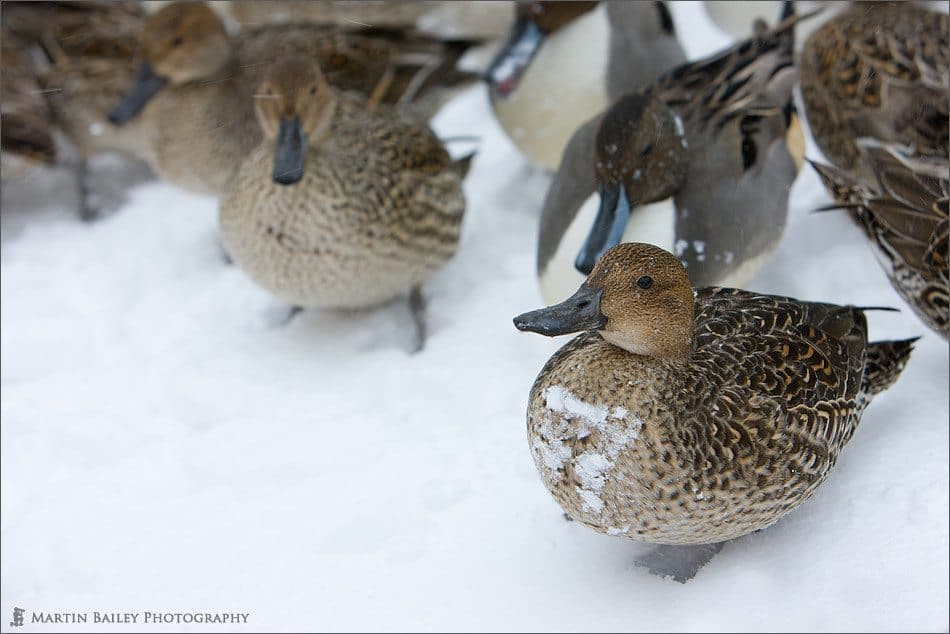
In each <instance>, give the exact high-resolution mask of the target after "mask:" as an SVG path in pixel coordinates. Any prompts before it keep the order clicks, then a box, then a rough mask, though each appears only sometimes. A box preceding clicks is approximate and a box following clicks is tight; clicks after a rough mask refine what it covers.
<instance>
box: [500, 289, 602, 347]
mask: <svg viewBox="0 0 950 634" xmlns="http://www.w3.org/2000/svg"><path fill="white" fill-rule="evenodd" d="M603 294H604V289H602V288H593V287H591V286H588V285H587V282H584V283H583V284H581V287H580V288H579V289H577V292H576V293H574V294H573V295H571V296H570V297H568V298H567V299H565V300H564V301H563V302H561V303H560V304H555V305H554V306H548V307H547V308H541V309H540V310H533V311H531V312H530V313H525V314H523V315H518V316H517V317H515V320H514V321H515V328H517V329H518V330H522V331H525V332H536V333H538V334H541V335H544V336H546V337H556V336H558V335H567V334H570V333H572V332H581V331H582V330H600V329H601V328H603V327H604V326H606V325H607V318H606V317H604V314H603V313H601V312H600V299H601V297H603Z"/></svg>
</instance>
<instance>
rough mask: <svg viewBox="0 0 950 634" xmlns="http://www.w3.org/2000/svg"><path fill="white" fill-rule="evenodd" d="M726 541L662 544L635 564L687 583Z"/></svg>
mask: <svg viewBox="0 0 950 634" xmlns="http://www.w3.org/2000/svg"><path fill="white" fill-rule="evenodd" d="M725 543H726V542H718V543H716V544H700V545H696V546H668V545H660V546H656V547H655V548H654V549H653V550H652V551H650V552H649V553H648V554H646V555H644V556H643V557H641V558H639V559H637V560H636V561H635V562H634V564H635V565H637V566H639V567H641V568H646V569H647V570H649V571H650V574H653V575H656V576H658V577H671V578H672V579H673V580H674V581H678V582H679V583H686V582H687V581H689V580H690V579H692V578H693V577H695V576H696V573H697V572H699V570H700V568H702V567H703V566H705V565H706V564H708V563H709V562H710V560H712V558H713V557H715V556H716V553H718V552H719V551H720V550H722V547H723V545H724V544H725Z"/></svg>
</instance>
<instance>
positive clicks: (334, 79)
mask: <svg viewBox="0 0 950 634" xmlns="http://www.w3.org/2000/svg"><path fill="white" fill-rule="evenodd" d="M477 43H478V42H476V41H469V40H451V41H443V40H438V39H435V38H432V37H428V36H425V35H421V34H417V33H414V32H411V31H405V30H396V29H383V28H376V27H367V28H359V29H357V28H352V29H350V28H346V27H342V26H337V25H328V24H287V25H268V26H263V27H259V28H255V29H251V30H249V31H247V32H244V33H242V34H241V35H240V37H239V38H238V45H237V56H238V60H239V64H240V66H241V68H242V70H243V71H244V73H245V74H246V77H247V79H246V81H247V82H249V85H248V86H247V87H246V89H247V90H249V91H253V90H254V89H255V88H256V87H257V83H259V82H260V79H261V76H262V74H263V71H264V69H265V68H266V67H267V65H268V64H269V63H271V62H273V61H275V60H276V59H278V58H279V57H281V56H283V55H287V54H300V55H305V56H307V57H311V58H312V59H314V60H315V61H316V62H317V64H319V66H320V69H321V70H322V71H323V74H324V75H325V76H326V78H327V81H328V82H329V83H330V85H332V86H333V87H335V88H337V89H338V90H344V91H349V92H354V93H358V94H360V95H363V97H364V98H366V99H368V100H370V102H371V103H372V104H374V105H375V104H378V103H388V104H403V105H412V107H413V109H414V111H415V112H417V113H419V114H421V115H422V116H424V117H426V118H428V117H429V116H430V115H431V114H434V112H435V110H437V109H438V106H440V105H441V104H442V103H443V102H444V100H445V99H446V98H447V97H448V96H450V94H452V92H453V91H454V90H456V89H458V88H461V87H463V86H465V85H468V84H469V83H473V82H475V81H477V80H478V76H477V75H475V74H474V73H468V72H464V71H460V70H458V69H457V68H456V65H457V63H458V60H459V58H461V56H462V55H463V54H464V53H465V51H466V50H467V49H468V48H469V47H470V46H472V45H474V44H477Z"/></svg>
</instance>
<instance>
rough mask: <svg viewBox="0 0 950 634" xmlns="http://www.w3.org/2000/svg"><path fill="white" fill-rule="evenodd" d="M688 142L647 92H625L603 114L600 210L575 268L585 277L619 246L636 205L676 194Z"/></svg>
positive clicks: (597, 145) (598, 145) (598, 154)
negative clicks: (600, 260)
mask: <svg viewBox="0 0 950 634" xmlns="http://www.w3.org/2000/svg"><path fill="white" fill-rule="evenodd" d="M687 166H688V156H687V143H686V136H685V132H684V130H683V124H682V122H681V121H680V119H679V117H678V116H677V115H676V113H675V112H674V111H673V109H672V108H670V107H669V106H667V105H666V104H665V103H663V102H662V101H660V100H659V99H657V98H655V97H653V96H652V95H651V94H650V93H649V92H645V93H634V94H630V95H626V96H624V97H621V98H620V99H618V100H617V102H616V103H615V104H614V105H613V106H611V107H610V109H609V110H608V111H607V112H606V113H605V114H604V117H603V119H602V120H601V123H600V127H599V129H598V131H597V136H596V138H595V141H594V174H595V175H596V179H597V183H598V188H599V193H600V208H599V210H598V212H597V218H596V220H595V221H594V226H593V227H592V228H591V232H590V235H589V236H588V238H587V241H586V242H585V243H584V246H583V247H582V249H581V252H580V253H579V254H578V256H577V261H576V262H575V266H576V267H577V269H578V270H579V271H580V272H581V273H584V274H585V275H586V274H588V273H590V271H591V270H592V269H593V267H594V263H595V262H596V261H597V260H598V258H600V256H601V255H603V254H604V253H605V252H606V251H607V249H609V248H611V247H612V246H614V245H616V244H618V243H619V242H620V239H621V237H622V236H623V232H624V229H626V227H627V222H628V221H629V220H630V215H631V213H633V212H634V210H635V209H636V207H638V206H640V205H646V204H649V203H652V202H656V201H658V200H663V199H665V198H668V197H670V196H672V195H673V194H675V193H676V192H677V191H678V190H679V188H680V187H681V186H682V184H683V182H684V181H685V179H686V170H687Z"/></svg>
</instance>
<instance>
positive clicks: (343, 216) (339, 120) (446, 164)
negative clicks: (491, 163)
mask: <svg viewBox="0 0 950 634" xmlns="http://www.w3.org/2000/svg"><path fill="white" fill-rule="evenodd" d="M256 97H257V98H256V99H255V105H256V111H257V117H258V119H259V121H260V125H261V128H262V129H263V131H264V137H265V140H264V142H263V143H261V145H260V146H259V147H258V148H257V149H256V150H254V151H253V152H251V153H250V155H249V156H248V157H247V158H246V160H244V161H243V162H242V163H241V165H240V167H239V169H238V171H237V173H236V174H235V177H234V179H233V180H232V182H231V185H230V189H229V191H228V192H227V194H226V196H225V197H224V198H223V199H222V201H221V208H220V227H221V236H222V240H223V242H224V245H225V248H226V249H227V251H228V253H229V254H230V255H231V257H232V258H233V260H234V262H235V263H236V264H237V265H238V266H239V267H240V268H241V269H242V270H243V271H244V272H245V273H247V274H248V275H249V276H250V277H251V278H252V279H253V280H254V281H255V282H257V283H258V284H259V285H261V286H262V287H264V288H265V289H267V290H268V291H270V292H272V293H273V294H274V295H276V296H277V297H279V298H281V299H283V300H285V301H287V302H288V303H290V304H292V305H294V306H301V307H302V306H313V307H326V308H363V307H369V306H373V305H376V304H380V303H382V302H385V301H387V300H390V299H392V298H394V297H397V296H398V295H400V294H403V293H405V292H406V291H407V290H408V291H411V296H410V300H411V302H412V303H413V308H414V311H415V316H416V318H417V326H418V327H419V338H418V345H419V346H420V347H421V345H422V341H423V335H422V333H423V329H422V324H421V316H420V314H419V310H420V309H421V295H420V293H419V290H418V289H419V287H420V285H421V284H423V283H424V282H425V281H426V280H427V279H428V278H429V277H431V276H432V274H433V273H435V272H436V271H437V270H438V269H439V268H441V267H442V266H443V265H444V264H445V263H446V262H447V261H448V260H449V259H450V258H451V257H452V255H453V254H454V253H455V250H456V248H457V246H458V241H459V232H460V229H461V224H462V215H463V212H464V210H465V199H464V196H463V194H462V186H461V182H462V177H463V176H464V172H465V167H466V165H467V163H466V164H462V165H460V164H457V163H453V162H452V161H451V160H450V159H449V156H448V154H447V153H446V151H445V149H444V148H443V147H442V145H441V143H440V142H439V140H438V138H436V136H435V135H434V134H433V133H432V132H431V131H430V130H429V129H428V128H427V127H426V126H425V125H423V124H419V123H418V122H417V121H416V120H415V119H414V118H411V117H409V116H408V115H405V114H404V113H402V112H401V111H399V110H397V109H395V108H390V107H387V106H385V105H381V106H379V108H378V109H376V110H375V111H369V110H367V109H366V108H365V107H364V102H363V100H361V99H359V98H357V97H353V96H351V95H346V94H342V93H337V91H335V90H334V89H332V88H331V87H330V86H329V85H328V84H327V82H326V81H325V79H324V78H323V76H322V74H321V73H320V71H319V69H318V68H317V67H316V66H315V65H314V64H313V63H312V62H310V61H309V60H308V59H304V58H300V57H294V58H288V59H286V60H282V61H280V62H278V63H277V64H275V65H274V66H273V67H272V68H271V69H270V71H269V72H268V74H267V76H266V77H265V80H264V82H263V84H262V85H261V87H260V88H259V90H258V94H257V95H256Z"/></svg>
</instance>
